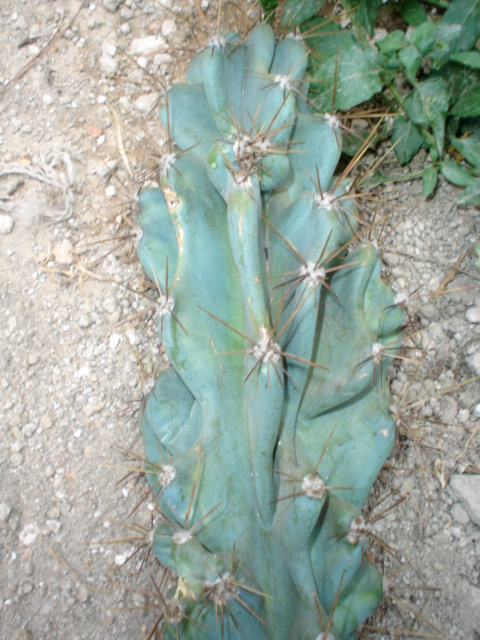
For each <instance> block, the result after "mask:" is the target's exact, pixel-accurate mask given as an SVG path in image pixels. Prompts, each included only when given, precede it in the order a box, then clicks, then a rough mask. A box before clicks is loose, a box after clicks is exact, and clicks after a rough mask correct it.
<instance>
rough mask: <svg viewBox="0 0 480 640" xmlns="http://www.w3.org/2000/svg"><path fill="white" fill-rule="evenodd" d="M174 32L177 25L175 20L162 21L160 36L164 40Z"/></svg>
mask: <svg viewBox="0 0 480 640" xmlns="http://www.w3.org/2000/svg"><path fill="white" fill-rule="evenodd" d="M176 30H177V25H176V24H175V20H171V19H170V18H167V20H164V21H163V23H162V36H163V37H164V38H166V37H167V36H169V35H170V34H171V33H174V32H175V31H176Z"/></svg>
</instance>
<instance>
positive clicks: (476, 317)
mask: <svg viewBox="0 0 480 640" xmlns="http://www.w3.org/2000/svg"><path fill="white" fill-rule="evenodd" d="M465 319H466V320H467V321H468V322H471V323H472V324H478V323H480V307H469V308H468V309H467V311H466V313H465Z"/></svg>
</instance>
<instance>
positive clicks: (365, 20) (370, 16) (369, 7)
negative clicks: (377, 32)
mask: <svg viewBox="0 0 480 640" xmlns="http://www.w3.org/2000/svg"><path fill="white" fill-rule="evenodd" d="M381 4H382V0H360V4H359V5H358V7H357V20H358V21H359V22H360V24H361V25H362V27H363V28H364V29H365V31H366V32H367V33H368V35H369V36H373V23H374V22H375V18H376V17H377V13H378V9H379V7H380V5H381Z"/></svg>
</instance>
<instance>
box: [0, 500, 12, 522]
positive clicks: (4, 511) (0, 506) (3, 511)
mask: <svg viewBox="0 0 480 640" xmlns="http://www.w3.org/2000/svg"><path fill="white" fill-rule="evenodd" d="M11 513H12V509H11V507H10V505H8V504H7V503H6V502H0V522H6V521H7V520H8V518H9V517H10V514H11Z"/></svg>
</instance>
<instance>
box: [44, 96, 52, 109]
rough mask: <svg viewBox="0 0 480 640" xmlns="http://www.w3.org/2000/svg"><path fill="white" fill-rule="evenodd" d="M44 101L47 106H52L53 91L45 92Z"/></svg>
mask: <svg viewBox="0 0 480 640" xmlns="http://www.w3.org/2000/svg"><path fill="white" fill-rule="evenodd" d="M42 102H43V104H44V105H45V106H46V107H50V106H51V105H52V104H53V96H52V94H51V93H45V94H44V95H43V98H42Z"/></svg>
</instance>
